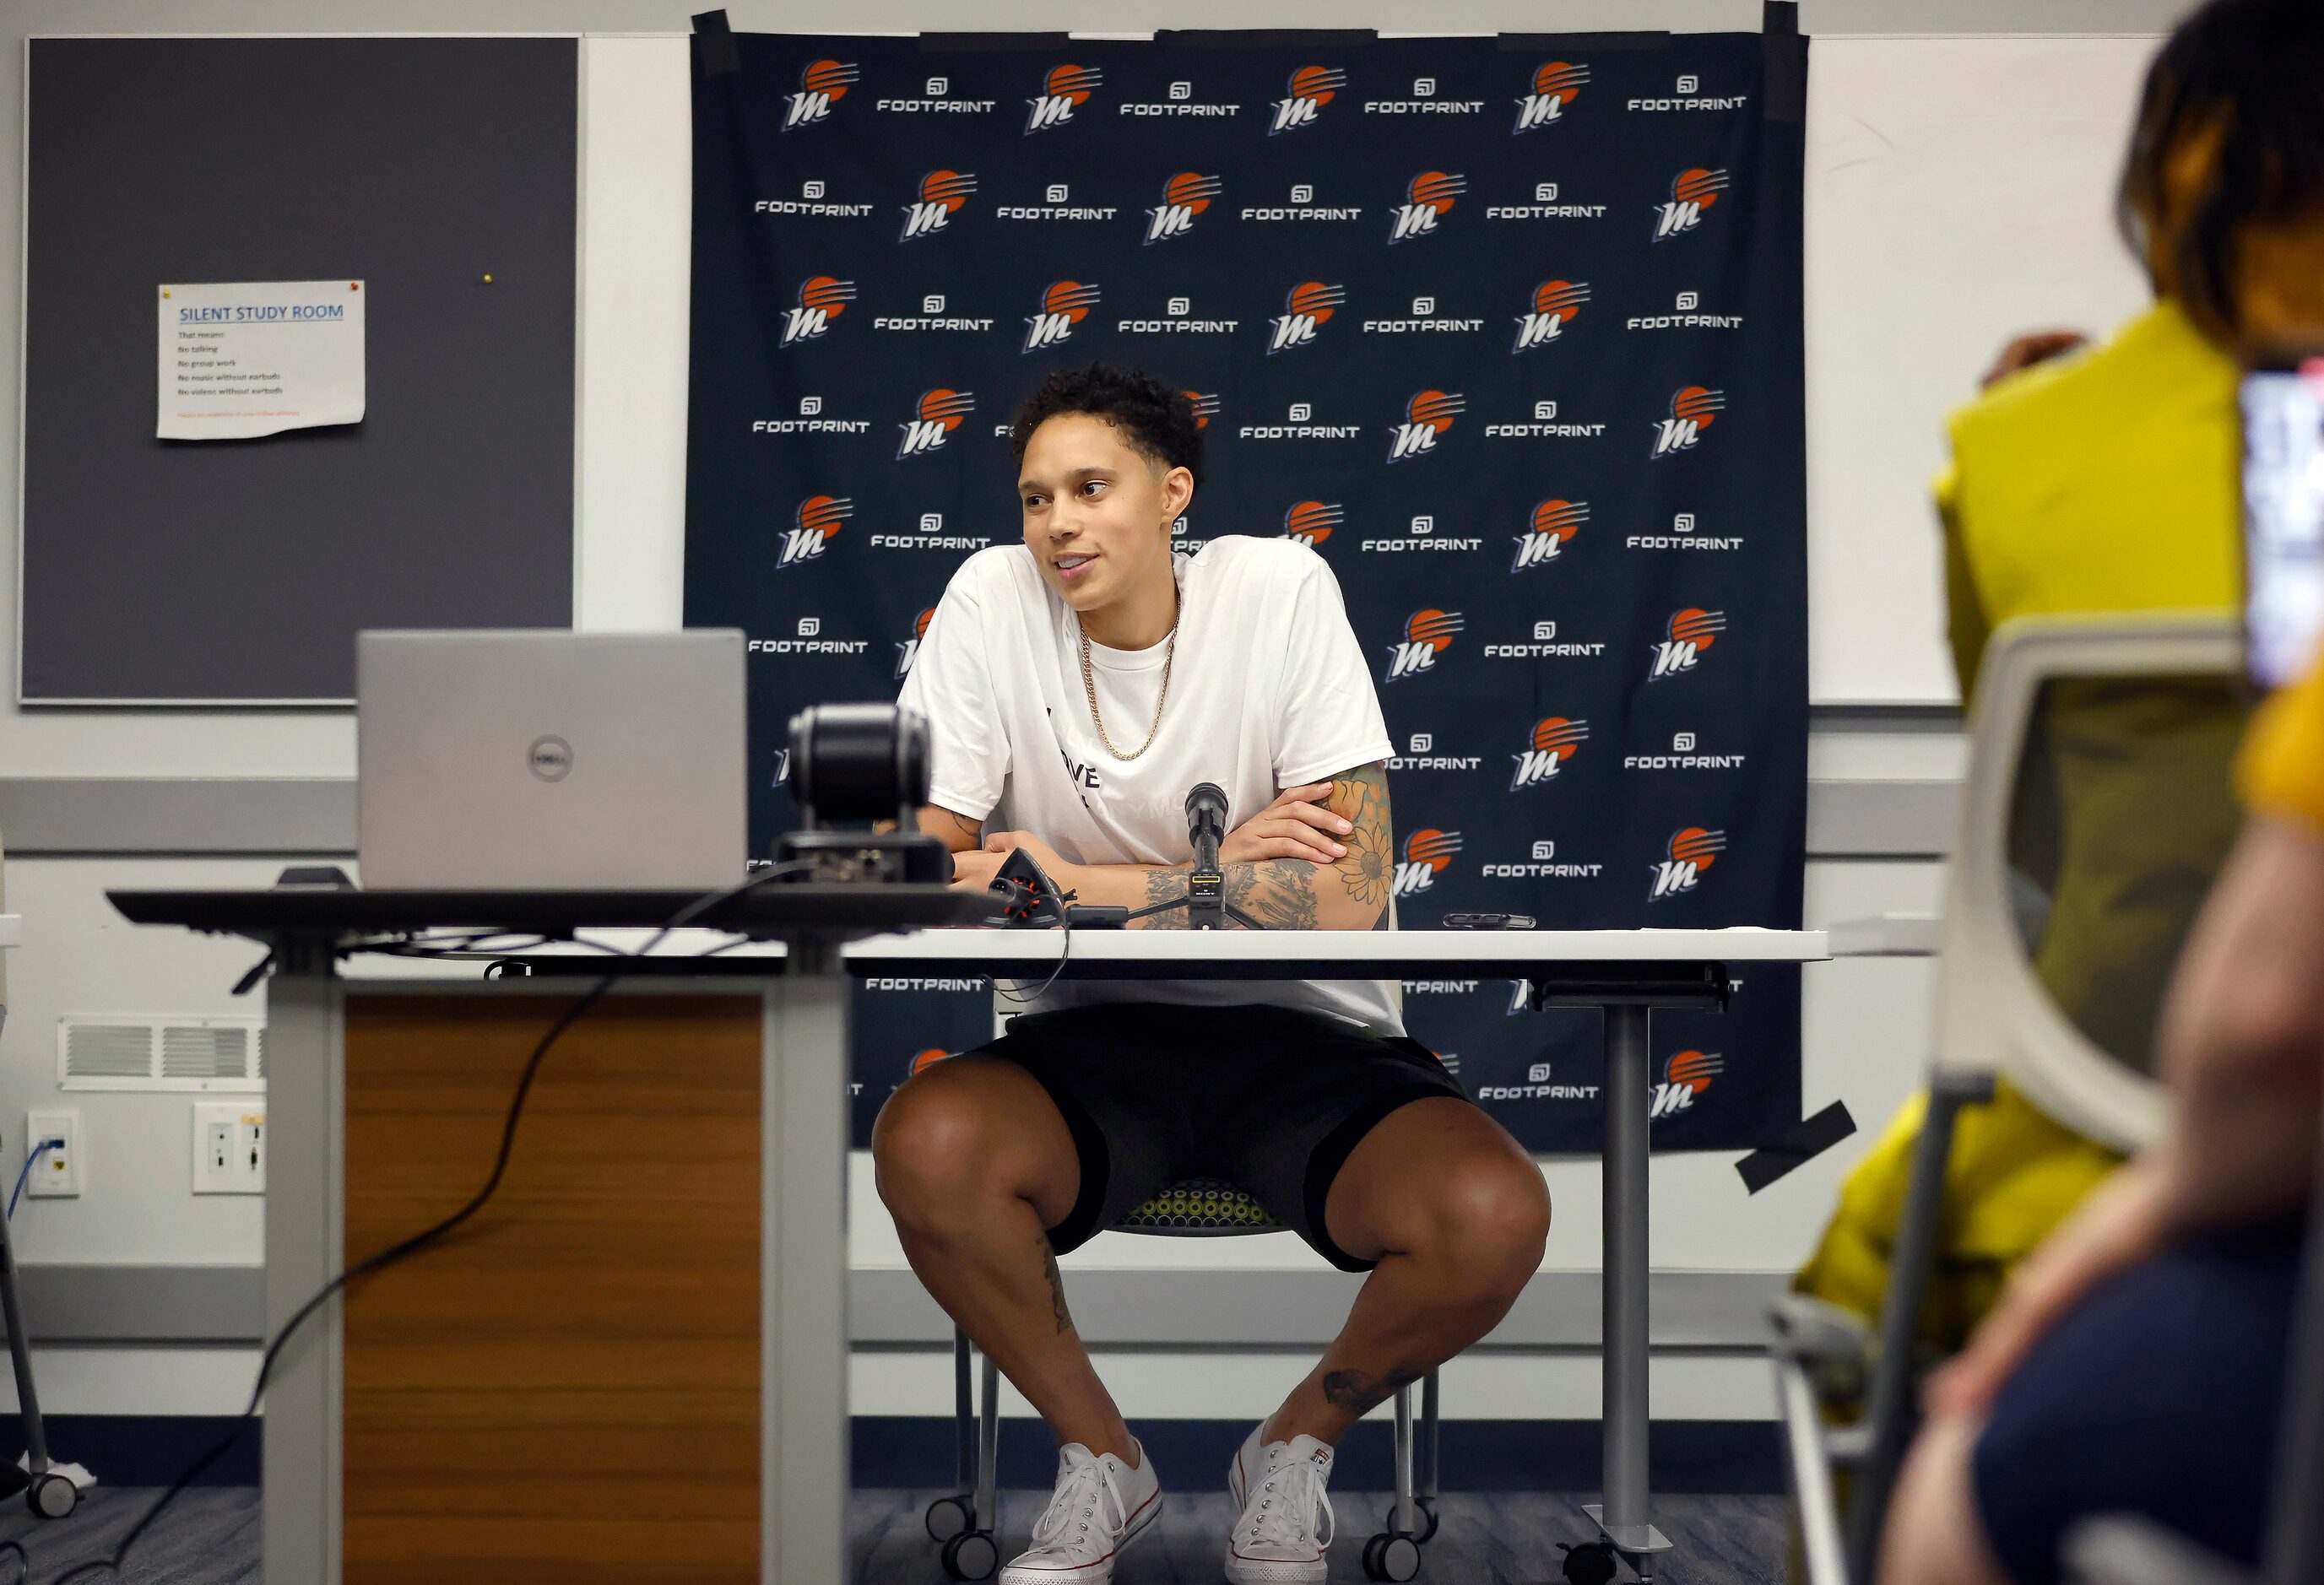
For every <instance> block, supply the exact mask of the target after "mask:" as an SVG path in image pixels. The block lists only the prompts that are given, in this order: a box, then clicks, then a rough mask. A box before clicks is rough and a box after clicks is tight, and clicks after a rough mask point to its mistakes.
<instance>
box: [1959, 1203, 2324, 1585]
mask: <svg viewBox="0 0 2324 1585" xmlns="http://www.w3.org/2000/svg"><path fill="white" fill-rule="evenodd" d="M2305 1231H2306V1229H2305V1226H2304V1225H2303V1223H2302V1221H2300V1220H2296V1219H2295V1220H2287V1221H2280V1222H2275V1223H2272V1224H2270V1225H2268V1226H2264V1227H2259V1228H2254V1229H2250V1230H2245V1231H2240V1232H2236V1233H2230V1234H2225V1235H2218V1236H2213V1237H2209V1238H2205V1239H2199V1240H2196V1241H2193V1242H2190V1243H2188V1244H2185V1245H2182V1246H2181V1247H2180V1248H2178V1249H2173V1250H2172V1251H2171V1252H2169V1253H2168V1254H2164V1255H2159V1256H2157V1257H2155V1258H2153V1259H2152V1260H2149V1261H2147V1262H2146V1263H2145V1264H2144V1265H2143V1266H2139V1267H2134V1268H2132V1269H2131V1270H2129V1271H2127V1272H2125V1273H2124V1274H2123V1275H2122V1276H2118V1277H2116V1278H2115V1279H2114V1280H2113V1281H2112V1282H2110V1283H2107V1285H2106V1286H2102V1287H2100V1288H2098V1289H2097V1290H2096V1291H2095V1292H2093V1293H2092V1294H2091V1295H2089V1297H2088V1298H2086V1299H2084V1300H2083V1301H2082V1302H2081V1304H2080V1305H2079V1306H2078V1307H2077V1308H2076V1309H2075V1310H2074V1311H2073V1312H2072V1313H2070V1314H2068V1315H2067V1316H2065V1317H2064V1318H2063V1319H2062V1320H2061V1321H2060V1322H2058V1323H2057V1324H2056V1325H2055V1326H2054V1327H2053V1328H2052V1330H2051V1331H2050V1332H2047V1333H2046V1334H2044V1335H2043V1337H2042V1339H2041V1340H2040V1341H2037V1342H2036V1343H2035V1344H2034V1345H2033V1349H2032V1350H2030V1351H2029V1352H2028V1353H2027V1354H2026V1356H2025V1359H2024V1362H2023V1363H2021V1364H2020V1365H2019V1366H2018V1368H2016V1370H2015V1372H2013V1373H2012V1374H2011V1376H2010V1378H2009V1379H2008V1380H2007V1381H2006V1382H2004V1383H2003V1384H2002V1387H2001V1391H2000V1393H1999V1395H1998V1396H1996V1398H1995V1399H1994V1405H1993V1413H1992V1415H1991V1416H1990V1417H1989V1418H1988V1419H1987V1421H1986V1424H1985V1430H1984V1432H1983V1433H1981V1434H1980V1435H1979V1436H1978V1442H1977V1451H1976V1452H1975V1454H1974V1456H1973V1458H1972V1461H1971V1468H1972V1471H1973V1473H1972V1479H1973V1481H1974V1484H1975V1489H1976V1492H1977V1507H1978V1516H1979V1517H1980V1518H1981V1519H1983V1521H1984V1524H1985V1533H1986V1536H1987V1539H1988V1540H1989V1541H1990V1542H1991V1543H1992V1544H1993V1552H1994V1555H1995V1557H1996V1558H1997V1560H1998V1561H1999V1562H2000V1563H2001V1566H2002V1567H2003V1569H2004V1570H2005V1571H2007V1573H2008V1575H2009V1577H2010V1578H2011V1579H2012V1580H2015V1581H2016V1585H2048V1582H2049V1581H2052V1580H2058V1579H2060V1578H2061V1576H2062V1572H2063V1571H2062V1568H2061V1559H2060V1557H2059V1546H2060V1544H2061V1542H2062V1541H2063V1539H2064V1538H2065V1534H2066V1533H2067V1531H2069V1530H2070V1529H2071V1528H2072V1527H2073V1525H2074V1523H2075V1521H2077V1520H2079V1519H2085V1518H2090V1517H2094V1516H2098V1515H2104V1514H2135V1515H2137V1516H2142V1517H2144V1518H2147V1519H2151V1520H2153V1521H2154V1522H2155V1523H2156V1524H2159V1525H2163V1527H2164V1528H2165V1529H2169V1530H2174V1531H2177V1532H2178V1533H2179V1534H2181V1535H2185V1536H2188V1537H2190V1538H2191V1539H2193V1540H2195V1541H2197V1542H2199V1543H2200V1544H2202V1545H2204V1546H2207V1547H2209V1548H2210V1549H2211V1550H2212V1551H2214V1552H2217V1553H2220V1554H2222V1555H2223V1556H2225V1557H2227V1558H2229V1559H2231V1560H2233V1561H2234V1562H2238V1563H2241V1564H2243V1565H2244V1566H2246V1567H2250V1566H2251V1565H2252V1564H2253V1563H2254V1562H2256V1561H2257V1556H2258V1552H2259V1544H2260V1539H2261V1537H2262V1536H2264V1535H2265V1534H2266V1533H2267V1518H2268V1507H2269V1503H2268V1496H2269V1488H2270V1485H2271V1483H2272V1481H2273V1470H2274V1466H2275V1458H2276V1449H2277V1446H2278V1444H2279V1439H2280V1435H2281V1432H2282V1420H2283V1396H2284V1368H2285V1359H2286V1357H2287V1355H2288V1353H2289V1351H2290V1346H2291V1334H2292V1314H2293V1312H2294V1310H2295V1308H2296V1306H2297V1304H2298V1296H2299V1289H2300V1254H2301V1239H2302V1237H2303V1236H2304V1234H2305Z"/></svg>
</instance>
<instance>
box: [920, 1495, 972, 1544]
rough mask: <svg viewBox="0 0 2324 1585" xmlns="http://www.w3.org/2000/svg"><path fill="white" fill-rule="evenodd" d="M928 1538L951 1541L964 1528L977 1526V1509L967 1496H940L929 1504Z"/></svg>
mask: <svg viewBox="0 0 2324 1585" xmlns="http://www.w3.org/2000/svg"><path fill="white" fill-rule="evenodd" d="M927 1527H928V1539H929V1540H931V1541H950V1540H951V1539H952V1538H953V1537H954V1536H955V1535H958V1534H960V1533H961V1532H963V1531H964V1530H973V1529H975V1528H976V1510H975V1509H973V1508H972V1507H969V1506H968V1500H967V1499H966V1498H965V1497H938V1498H936V1501H934V1502H932V1503H930V1504H929V1505H928V1512H927Z"/></svg>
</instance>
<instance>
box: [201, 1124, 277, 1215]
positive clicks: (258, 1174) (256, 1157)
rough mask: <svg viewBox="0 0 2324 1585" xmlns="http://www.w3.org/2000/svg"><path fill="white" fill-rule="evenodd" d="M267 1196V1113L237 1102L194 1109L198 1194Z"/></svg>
mask: <svg viewBox="0 0 2324 1585" xmlns="http://www.w3.org/2000/svg"><path fill="white" fill-rule="evenodd" d="M265 1192H266V1113H265V1112H263V1111H262V1110H255V1109H254V1108H252V1107H250V1106H247V1105H244V1104H239V1103H236V1102H234V1101H203V1102H199V1103H198V1104H196V1106H195V1107H194V1193H197V1194H262V1193H265Z"/></svg>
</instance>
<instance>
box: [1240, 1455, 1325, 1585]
mask: <svg viewBox="0 0 2324 1585" xmlns="http://www.w3.org/2000/svg"><path fill="white" fill-rule="evenodd" d="M1266 1431H1267V1424H1266V1422H1265V1421H1261V1422H1260V1423H1259V1425H1257V1426H1256V1427H1254V1428H1253V1430H1252V1431H1251V1433H1250V1435H1249V1436H1248V1437H1246V1438H1244V1439H1243V1444H1242V1447H1241V1449H1240V1451H1237V1452H1236V1454H1235V1456H1234V1462H1233V1463H1232V1464H1231V1465H1229V1466H1228V1467H1227V1495H1228V1496H1229V1497H1232V1498H1233V1499H1234V1505H1235V1507H1237V1508H1239V1509H1240V1510H1241V1514H1242V1516H1241V1517H1240V1518H1239V1519H1237V1520H1236V1521H1235V1527H1234V1534H1232V1535H1231V1536H1230V1537H1228V1539H1227V1578H1228V1579H1229V1580H1233V1581H1234V1585H1283V1582H1285V1581H1299V1582H1304V1585H1312V1582H1314V1581H1317V1580H1322V1579H1323V1576H1324V1574H1325V1572H1326V1568H1325V1564H1324V1560H1323V1554H1324V1553H1325V1552H1326V1551H1327V1550H1329V1548H1330V1547H1331V1544H1332V1499H1331V1497H1330V1496H1329V1495H1327V1494H1326V1493H1325V1491H1324V1489H1323V1487H1324V1483H1325V1482H1327V1481H1328V1480H1330V1479H1331V1478H1332V1450H1331V1448H1330V1447H1328V1446H1326V1445H1325V1444H1324V1443H1323V1442H1318V1441H1316V1440H1315V1439H1314V1437H1312V1436H1295V1437H1293V1438H1292V1439H1291V1440H1290V1441H1289V1442H1268V1443H1267V1444H1266V1445H1265V1446H1261V1445H1260V1444H1259V1438H1260V1437H1261V1436H1262V1435H1264V1434H1265V1433H1266Z"/></svg>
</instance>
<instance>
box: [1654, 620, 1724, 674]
mask: <svg viewBox="0 0 2324 1585" xmlns="http://www.w3.org/2000/svg"><path fill="white" fill-rule="evenodd" d="M1663 631H1664V634H1665V637H1664V639H1663V640H1662V641H1661V642H1660V643H1658V644H1649V645H1647V646H1646V651H1647V653H1648V654H1651V655H1652V656H1653V657H1654V658H1655V662H1654V666H1653V668H1652V669H1650V670H1649V671H1648V672H1647V673H1646V680H1647V681H1648V682H1660V681H1662V679H1663V678H1665V677H1676V676H1677V675H1678V674H1679V673H1680V672H1682V671H1692V670H1693V669H1694V668H1695V665H1696V663H1697V662H1699V661H1700V660H1701V659H1702V652H1703V651H1704V650H1708V649H1710V648H1711V645H1712V643H1714V642H1715V641H1716V640H1718V637H1719V635H1720V633H1723V632H1725V631H1727V613H1725V612H1723V611H1698V610H1696V609H1694V608H1693V607H1692V606H1689V607H1688V608H1687V609H1686V610H1684V611H1674V612H1673V613H1671V619H1670V624H1669V626H1667V627H1666V628H1665V629H1664V630H1663Z"/></svg>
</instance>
